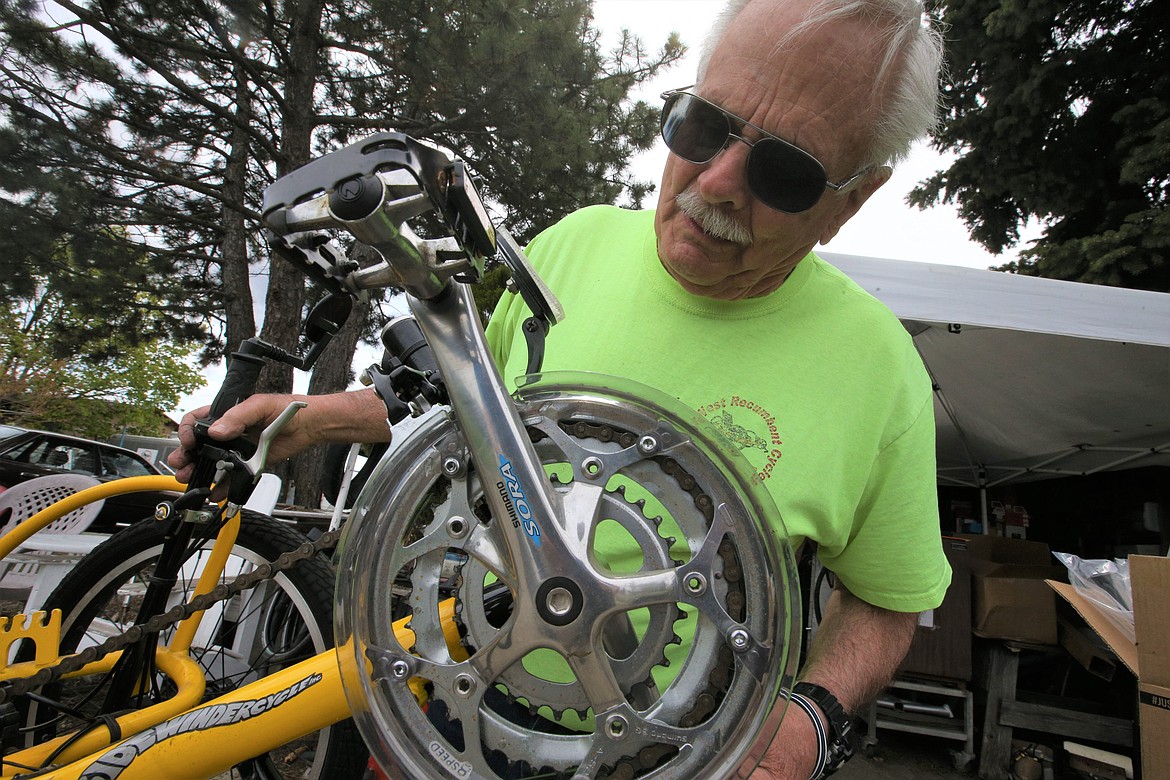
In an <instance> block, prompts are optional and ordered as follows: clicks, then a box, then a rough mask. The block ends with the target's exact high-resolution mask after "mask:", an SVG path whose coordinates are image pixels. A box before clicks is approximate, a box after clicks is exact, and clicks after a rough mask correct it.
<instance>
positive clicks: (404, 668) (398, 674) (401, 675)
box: [390, 661, 410, 680]
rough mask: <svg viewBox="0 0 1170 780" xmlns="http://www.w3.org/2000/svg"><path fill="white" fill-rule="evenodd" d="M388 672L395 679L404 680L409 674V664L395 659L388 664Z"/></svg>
mask: <svg viewBox="0 0 1170 780" xmlns="http://www.w3.org/2000/svg"><path fill="white" fill-rule="evenodd" d="M390 674H392V675H394V679H395V680H405V679H406V678H407V677H409V676H410V665H409V664H408V663H406V661H395V662H394V663H392V664H390Z"/></svg>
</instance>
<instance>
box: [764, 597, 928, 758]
mask: <svg viewBox="0 0 1170 780" xmlns="http://www.w3.org/2000/svg"><path fill="white" fill-rule="evenodd" d="M917 625H918V613H916V612H893V611H891V610H888V609H882V608H881V607H875V606H873V605H872V604H867V603H866V602H864V601H862V600H861V599H859V598H857V597H856V596H854V595H853V594H852V593H850V592H849V591H848V590H847V589H846V588H845V587H844V586H842V585H840V584H838V585H837V588H836V589H835V590H834V591H833V595H832V597H831V598H830V599H829V604H828V606H827V607H826V608H825V616H824V619H823V620H822V621H821V624H820V626H819V627H818V628H817V634H816V637H815V638H814V639H813V641H812V646H811V647H810V648H809V653H808V660H807V661H806V662H805V664H804V667H803V668H802V669H801V672H800V678H801V679H802V680H808V681H809V682H815V683H818V684H819V685H823V686H824V687H825V688H828V689H829V690H830V691H831V692H832V693H833V695H834V696H836V697H837V699H838V701H840V702H841V704H842V705H843V706H844V707H845V711H846V712H849V713H857V712H859V711H860V710H862V709H863V708H864V707H865V706H866V705H868V704H869V702H870V701H871V700H872V699H873V698H875V697H876V696H877V695H878V694H879V693H881V691H882V689H883V688H885V687H886V685H888V684H889V681H890V679H891V678H892V677H893V676H894V672H895V671H896V670H897V669H898V665H899V664H901V663H902V659H903V658H904V657H905V655H906V651H907V650H909V649H910V642H911V641H912V640H913V639H914V631H915V628H916V626H917ZM821 722H822V723H824V716H823V715H821ZM826 725H827V724H826ZM816 759H817V743H816V732H815V731H814V730H813V727H812V722H811V721H809V719H808V715H807V714H805V712H804V710H802V709H801V708H800V707H798V706H796V705H795V704H790V705H789V706H788V709H787V710H786V711H785V713H784V720H782V721H781V722H780V729H779V732H778V733H777V735H776V738H775V739H774V740H772V744H771V746H770V747H769V748H768V752H767V753H765V754H764V758H763V760H762V761H761V762H760V765H759V767H758V768H757V769H756V771H755V772H753V773H752V775H751V780H808V778H809V775H811V774H812V771H813V769H814V768H815V766H816Z"/></svg>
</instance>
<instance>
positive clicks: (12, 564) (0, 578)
mask: <svg viewBox="0 0 1170 780" xmlns="http://www.w3.org/2000/svg"><path fill="white" fill-rule="evenodd" d="M100 484H101V482H99V481H98V480H96V479H94V478H93V477H89V476H85V475H83V474H51V475H49V476H45V477H37V478H36V479H30V480H28V481H27V482H21V483H19V484H17V485H13V486H12V487H10V488H8V489H7V490H5V491H4V492H3V493H0V521H3V520H4V519H5V516H6V515H7V522H6V523H5V525H4V529H3V533H4V534H6V533H8V532H9V531H11V530H12V529H14V528H16V526H18V525H19V524H21V523H23V522H24V521H25V520H28V519H29V518H30V517H32V516H33V515H35V514H36V513H37V512H39V511H41V510H42V509H45V508H46V507H48V506H50V505H51V504H54V503H56V502H57V501H60V500H61V499H63V498H67V497H69V496H71V495H73V494H74V493H78V492H80V491H82V490H85V489H86V488H90V487H93V486H95V485H100ZM103 504H105V501H104V500H101V501H94V502H92V503H90V504H86V505H85V506H83V507H79V508H78V509H74V510H73V511H72V512H70V513H68V514H66V515H64V516H63V517H59V518H57V519H56V520H54V521H53V522H51V523H49V525H47V526H45V527H44V528H42V529H41V530H40V531H38V532H37V533H36V534H33V535H32V536H31V537H29V538H28V539H27V540H25V541H24V543H23V544H21V545H20V547H18V548H17V549H16V551H14V552H13V553H12V555H9V556H8V557H7V558H5V559H4V561H3V562H0V571H2V572H3V574H2V575H0V588H3V589H5V590H16V591H28V599H27V601H26V603H25V611H26V614H27V613H29V612H31V611H33V610H35V609H37V608H39V607H40V605H41V604H42V603H43V602H44V599H45V597H47V596H48V594H49V593H51V592H52V590H53V588H54V587H56V584H57V583H58V582H60V580H61V578H63V577H64V576H65V573H66V572H67V571H68V569H69V568H70V567H71V566H72V565H73V564H74V563H75V562H76V561H77V560H78V559H79V558H80V557H81V556H82V555H84V554H86V553H87V552H89V551H90V550H92V549H93V548H94V547H96V546H97V545H98V543H100V542H102V541H103V540H105V539H106V538H108V537H107V536H106V535H105V534H84V535H82V533H81V532H82V531H84V530H85V529H86V528H88V527H89V526H90V524H91V523H92V522H93V521H94V519H95V518H96V517H97V516H98V513H99V512H101V511H102V505H103ZM5 510H11V513H8V512H6V511H5Z"/></svg>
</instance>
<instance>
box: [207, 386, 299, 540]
mask: <svg viewBox="0 0 1170 780" xmlns="http://www.w3.org/2000/svg"><path fill="white" fill-rule="evenodd" d="M306 406H308V404H307V403H306V402H304V401H292V402H291V403H289V405H288V406H286V407H285V408H284V411H282V412H281V413H280V414H279V415H277V417H276V419H275V420H273V421H272V422H271V423H269V424H268V426H267V427H266V428H265V429H264V430H263V431H261V433H260V436H259V438H257V440H256V451H255V452H254V453H252V457H250V458H248V459H247V460H244V458H243V456H241V455H240V454H239V453H238V452H235V451H232V450H229V451H227V452H225V453H224V454H223V457H222V458H221V459H220V460H219V462H217V463H216V464H215V468H216V471H215V484H217V485H222V484H227V486H228V500H227V504H226V509H227V516H228V517H231V516H232V515H234V514H235V513H236V512H238V511H240V507H241V506H243V505H244V503H245V502H246V501H247V500H248V497H249V496H250V495H251V493H252V488H253V487H254V486H255V484H256V482H257V481H258V480H259V478H260V472H261V471H263V470H264V466H265V465H266V464H267V463H268V450H269V448H271V446H272V442H273V440H274V439H276V437H277V436H279V435H280V432H281V431H282V430H283V429H284V427H285V426H286V425H288V424H289V423H290V422H291V421H292V418H293V417H294V416H295V415H296V413H297V412H299V411H300V410H301V409H304V408H305V407H306Z"/></svg>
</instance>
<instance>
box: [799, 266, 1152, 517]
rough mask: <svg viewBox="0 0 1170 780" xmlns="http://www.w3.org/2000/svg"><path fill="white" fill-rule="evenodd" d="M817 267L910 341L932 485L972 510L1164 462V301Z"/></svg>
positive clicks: (995, 277) (1061, 286) (908, 272)
mask: <svg viewBox="0 0 1170 780" xmlns="http://www.w3.org/2000/svg"><path fill="white" fill-rule="evenodd" d="M822 257H824V258H825V259H826V260H827V261H829V262H830V263H832V264H834V265H836V266H837V267H838V268H840V269H841V270H842V271H844V272H845V273H846V274H848V275H849V276H850V277H851V278H853V279H854V280H855V281H856V282H857V283H858V284H860V285H861V286H862V287H863V288H865V289H866V290H868V291H869V292H870V293H871V294H873V295H874V296H875V297H877V298H878V299H879V300H881V301H882V302H884V303H885V304H886V305H887V306H889V307H890V309H892V310H893V312H894V313H895V314H896V315H898V318H899V319H901V321H902V323H903V325H905V326H906V329H907V330H908V331H909V332H910V333H911V334H912V335H913V336H914V342H915V344H916V345H917V347H918V351H919V353H920V354H921V355H922V358H923V361H924V362H925V363H926V366H927V369H928V370H929V372H930V375H931V378H932V380H933V381H934V387H935V417H936V425H937V434H938V474H939V483H940V484H951V485H967V486H971V487H978V488H980V489H981V490H982V491H983V494H984V499H985V500H986V489H987V488H988V487H992V486H995V485H1000V484H1005V483H1009V482H1018V481H1023V480H1030V479H1041V478H1045V477H1051V476H1057V475H1076V474H1091V473H1096V472H1099V471H1106V470H1111V469H1119V468H1127V467H1134V466H1140V465H1152V464H1158V465H1170V294H1165V293H1153V292H1144V291H1140V290H1126V289H1120V288H1116V287H1102V286H1098V285H1089V284H1079V283H1075V282H1064V281H1058V280H1054V279H1040V278H1036V277H1029V276H1018V275H1013V274H1005V273H999V272H995V271H986V270H979V269H972V268H961V267H956V266H946V265H935V264H931V263H915V262H908V261H904V260H888V259H881V258H872V257H859V256H855V255H839V254H833V253H828V252H826V253H823V254H822ZM984 510H985V511H984V519H986V507H985V508H984ZM985 527H986V526H985Z"/></svg>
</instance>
